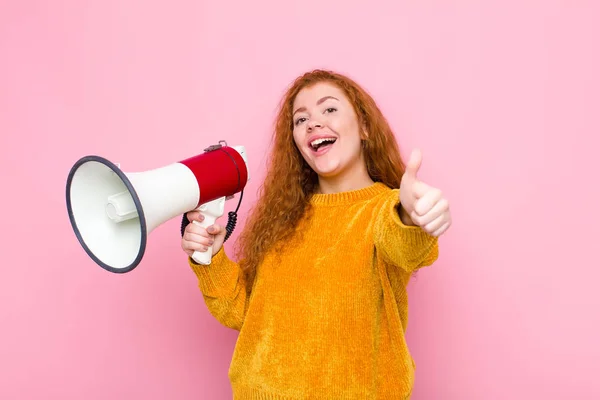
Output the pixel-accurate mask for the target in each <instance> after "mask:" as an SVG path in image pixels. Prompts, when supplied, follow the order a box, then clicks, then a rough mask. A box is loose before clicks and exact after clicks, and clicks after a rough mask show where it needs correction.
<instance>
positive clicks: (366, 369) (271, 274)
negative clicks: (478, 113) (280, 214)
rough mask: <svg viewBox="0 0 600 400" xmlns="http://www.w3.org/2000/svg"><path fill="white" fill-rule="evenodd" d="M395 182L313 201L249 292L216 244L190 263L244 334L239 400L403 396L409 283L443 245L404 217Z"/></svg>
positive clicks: (410, 369)
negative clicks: (206, 258) (200, 261)
mask: <svg viewBox="0 0 600 400" xmlns="http://www.w3.org/2000/svg"><path fill="white" fill-rule="evenodd" d="M398 205H399V198H398V189H393V190H392V189H390V188H388V187H387V186H385V185H383V184H382V183H375V184H373V185H372V186H369V187H366V188H364V189H359V190H355V191H350V192H344V193H336V194H316V195H313V196H312V198H311V207H312V210H313V213H312V215H311V217H310V218H305V219H304V220H303V221H302V222H301V223H300V224H299V226H298V227H297V230H296V235H295V236H294V238H293V239H291V240H290V241H288V243H286V245H285V247H284V248H283V249H282V251H281V252H279V253H278V254H274V253H273V252H271V253H268V254H266V256H265V258H264V261H263V262H262V263H261V265H260V266H259V268H258V270H257V274H256V278H255V280H254V283H253V286H252V289H251V291H250V293H247V290H245V278H244V274H243V273H242V270H241V269H240V267H239V265H238V264H237V263H236V262H234V261H232V260H231V259H230V258H228V256H227V255H226V252H225V250H223V249H222V250H220V251H219V252H217V253H216V254H215V255H214V256H213V259H212V263H211V265H209V266H202V265H197V264H195V263H194V262H193V261H192V260H191V259H188V261H189V264H190V266H191V268H192V269H193V271H194V272H195V274H196V276H197V277H198V282H199V287H200V290H201V291H202V295H203V297H204V300H205V302H206V305H207V307H208V310H209V311H210V313H211V314H212V315H213V316H214V317H215V318H216V319H217V320H218V321H220V322H221V323H222V324H223V325H225V326H227V327H230V328H232V329H236V330H239V335H238V339H237V343H236V347H235V350H234V354H233V359H232V362H231V365H230V368H229V378H230V381H231V385H232V390H233V396H234V399H243V400H245V399H271V400H276V399H340V400H341V399H361V400H364V399H408V398H410V395H411V391H412V387H413V382H414V368H415V364H414V362H413V358H412V357H411V355H410V353H409V350H408V348H407V344H406V341H405V331H406V323H407V317H408V315H407V311H408V299H407V293H406V284H407V282H408V280H409V278H410V274H411V273H412V272H413V271H415V270H416V269H418V268H420V267H423V266H427V265H431V264H432V263H433V262H434V261H435V260H436V259H437V257H438V243H437V239H436V238H435V237H432V236H430V235H428V234H427V233H426V232H424V231H423V230H422V229H421V228H419V227H414V226H405V225H404V224H403V223H402V221H401V220H400V218H399V214H398V209H397V206H398Z"/></svg>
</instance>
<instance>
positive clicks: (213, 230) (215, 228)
mask: <svg viewBox="0 0 600 400" xmlns="http://www.w3.org/2000/svg"><path fill="white" fill-rule="evenodd" d="M206 231H207V232H208V233H210V234H211V235H218V234H220V233H222V232H223V231H224V229H223V227H222V226H221V225H219V224H214V225H211V226H209V227H208V229H206Z"/></svg>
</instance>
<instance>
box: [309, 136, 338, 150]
mask: <svg viewBox="0 0 600 400" xmlns="http://www.w3.org/2000/svg"><path fill="white" fill-rule="evenodd" d="M335 140H336V139H335V138H322V139H316V140H313V141H312V142H310V145H311V146H312V147H313V148H314V147H316V146H318V145H320V144H321V143H323V142H331V143H333V142H335Z"/></svg>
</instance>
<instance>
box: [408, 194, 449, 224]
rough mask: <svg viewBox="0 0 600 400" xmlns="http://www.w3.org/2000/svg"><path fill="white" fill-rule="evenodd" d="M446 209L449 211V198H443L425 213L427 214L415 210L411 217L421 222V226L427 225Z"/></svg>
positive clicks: (418, 222)
mask: <svg viewBox="0 0 600 400" xmlns="http://www.w3.org/2000/svg"><path fill="white" fill-rule="evenodd" d="M446 211H448V200H446V199H445V198H442V199H441V200H439V201H438V202H437V203H435V204H434V206H433V207H432V208H431V210H429V211H428V212H426V213H425V215H419V214H417V213H416V212H413V213H412V215H411V219H412V220H413V221H414V222H415V223H417V224H419V226H425V225H427V224H429V223H431V222H432V221H434V220H435V219H437V218H438V217H439V216H440V215H443V214H444V213H445V212H446Z"/></svg>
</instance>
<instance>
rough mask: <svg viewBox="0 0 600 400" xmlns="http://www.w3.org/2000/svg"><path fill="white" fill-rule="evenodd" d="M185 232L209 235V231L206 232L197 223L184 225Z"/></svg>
mask: <svg viewBox="0 0 600 400" xmlns="http://www.w3.org/2000/svg"><path fill="white" fill-rule="evenodd" d="M187 232H190V233H195V234H196V235H200V236H205V237H208V236H210V233H208V232H207V230H206V229H205V228H204V227H202V226H200V225H198V224H189V225H188V226H186V227H185V233H187Z"/></svg>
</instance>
